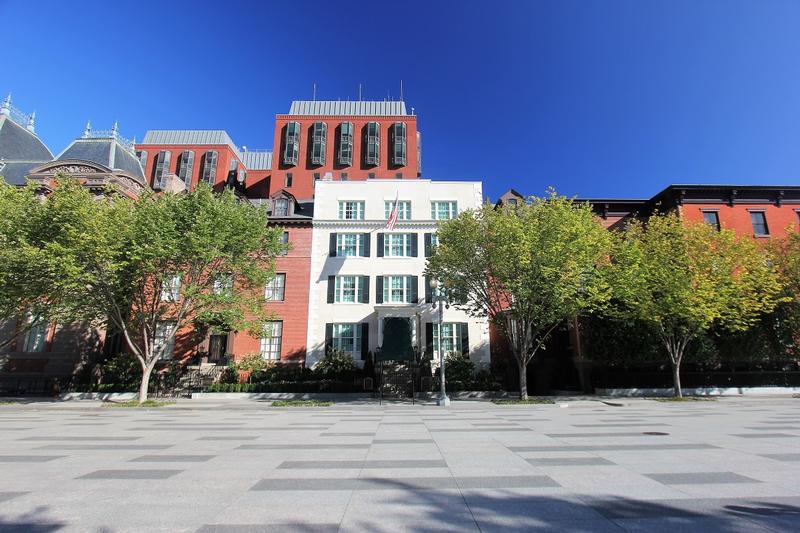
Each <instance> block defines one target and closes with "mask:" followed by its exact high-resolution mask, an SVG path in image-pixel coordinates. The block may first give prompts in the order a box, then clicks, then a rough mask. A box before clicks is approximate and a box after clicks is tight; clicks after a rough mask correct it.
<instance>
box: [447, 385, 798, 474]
mask: <svg viewBox="0 0 800 533" xmlns="http://www.w3.org/2000/svg"><path fill="white" fill-rule="evenodd" d="M445 377H447V376H445ZM761 457H766V458H767V459H774V460H775V461H784V462H787V463H795V462H798V461H800V453H768V454H763V455H762V456H761Z"/></svg>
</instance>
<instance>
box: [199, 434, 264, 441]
mask: <svg viewBox="0 0 800 533" xmlns="http://www.w3.org/2000/svg"><path fill="white" fill-rule="evenodd" d="M257 438H258V435H219V436H216V435H206V436H204V437H200V438H198V439H197V440H219V441H225V440H256V439H257Z"/></svg>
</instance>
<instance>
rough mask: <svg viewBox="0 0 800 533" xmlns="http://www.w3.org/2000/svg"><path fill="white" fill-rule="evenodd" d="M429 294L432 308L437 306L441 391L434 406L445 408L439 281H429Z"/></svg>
mask: <svg viewBox="0 0 800 533" xmlns="http://www.w3.org/2000/svg"><path fill="white" fill-rule="evenodd" d="M430 286H431V292H433V307H434V308H436V305H437V302H438V305H439V335H438V336H437V341H436V349H437V350H438V352H439V383H440V385H441V391H440V392H439V399H438V400H436V405H441V406H444V407H447V406H448V405H450V398H448V397H447V390H446V389H445V378H444V351H443V350H442V333H443V330H444V302H445V298H444V294H443V293H444V291H439V290H438V289H439V280H436V279H432V280H431V281H430Z"/></svg>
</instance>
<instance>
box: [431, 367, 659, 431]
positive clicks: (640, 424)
mask: <svg viewBox="0 0 800 533" xmlns="http://www.w3.org/2000/svg"><path fill="white" fill-rule="evenodd" d="M445 377H447V376H445ZM572 427H576V428H638V427H649V428H650V427H670V424H653V423H650V422H644V421H642V422H606V423H603V424H572Z"/></svg>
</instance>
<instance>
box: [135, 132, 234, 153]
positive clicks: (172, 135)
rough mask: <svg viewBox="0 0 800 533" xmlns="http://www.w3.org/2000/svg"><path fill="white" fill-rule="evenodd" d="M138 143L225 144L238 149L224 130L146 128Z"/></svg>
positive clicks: (232, 148)
mask: <svg viewBox="0 0 800 533" xmlns="http://www.w3.org/2000/svg"><path fill="white" fill-rule="evenodd" d="M139 144H217V145H219V144H227V145H228V146H230V147H231V150H233V151H234V152H238V151H239V148H237V147H236V145H235V144H234V143H233V139H231V137H230V135H228V132H226V131H225V130H148V131H147V133H145V134H144V140H143V141H142V142H141V143H139Z"/></svg>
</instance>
